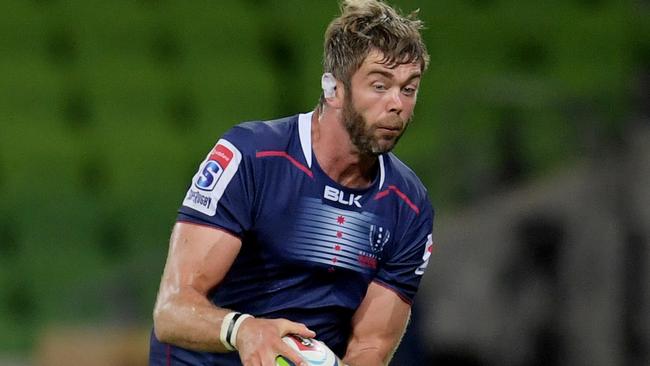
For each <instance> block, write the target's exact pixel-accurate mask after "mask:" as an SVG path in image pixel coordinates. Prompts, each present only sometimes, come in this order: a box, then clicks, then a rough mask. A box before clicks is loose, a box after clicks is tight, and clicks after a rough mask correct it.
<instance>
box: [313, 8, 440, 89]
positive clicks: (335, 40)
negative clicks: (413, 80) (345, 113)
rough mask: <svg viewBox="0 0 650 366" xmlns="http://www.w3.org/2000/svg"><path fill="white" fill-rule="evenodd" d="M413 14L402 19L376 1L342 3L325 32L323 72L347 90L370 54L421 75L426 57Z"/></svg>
mask: <svg viewBox="0 0 650 366" xmlns="http://www.w3.org/2000/svg"><path fill="white" fill-rule="evenodd" d="M417 14H418V11H417V10H416V11H414V12H412V13H411V14H410V15H408V16H403V15H401V14H400V13H399V12H398V11H397V10H395V9H393V8H392V7H390V5H388V4H386V3H384V2H383V1H380V0H343V1H342V2H341V16H339V17H338V18H335V19H334V20H332V22H331V23H330V24H329V26H328V27H327V31H326V32H325V44H324V53H323V71H324V72H330V73H332V74H333V75H334V77H335V78H336V79H337V80H340V81H341V82H343V84H344V85H345V86H346V88H349V84H350V79H351V78H352V75H353V74H354V73H355V72H356V71H357V70H358V69H359V67H361V64H362V63H363V61H364V60H365V58H366V57H367V56H368V54H369V53H370V51H372V50H377V51H379V52H381V53H382V54H383V56H384V59H383V61H382V62H383V63H385V64H387V65H389V66H397V65H400V64H407V63H414V62H416V63H419V64H420V66H421V69H422V71H424V70H425V69H426V68H427V66H428V64H429V54H428V53H427V49H426V46H425V45H424V42H423V41H422V36H421V35H420V30H421V29H422V28H423V24H422V22H421V21H420V20H418V19H417Z"/></svg>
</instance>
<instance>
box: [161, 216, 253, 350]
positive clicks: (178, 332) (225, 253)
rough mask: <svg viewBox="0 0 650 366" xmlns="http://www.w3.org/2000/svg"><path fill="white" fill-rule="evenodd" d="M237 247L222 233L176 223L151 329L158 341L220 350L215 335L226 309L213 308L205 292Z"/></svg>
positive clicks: (225, 269) (217, 280)
mask: <svg viewBox="0 0 650 366" xmlns="http://www.w3.org/2000/svg"><path fill="white" fill-rule="evenodd" d="M240 248H241V241H240V240H239V238H237V237H235V236H233V235H231V234H229V233H227V232H225V231H221V230H216V229H213V228H209V227H203V226H199V225H193V224H187V223H177V224H176V226H175V227H174V231H173V232H172V236H171V240H170V244H169V253H168V256H167V263H166V264H165V271H164V273H163V276H162V280H161V282H160V289H159V291H158V298H157V300H156V306H155V308H154V328H155V332H156V337H157V338H158V339H159V340H160V341H161V342H165V343H171V344H175V345H178V346H181V347H185V348H189V349H194V350H200V351H212V352H225V351H226V349H225V348H224V346H223V345H222V344H221V342H220V341H219V331H220V327H221V321H222V320H223V317H224V316H225V315H226V314H228V313H229V312H230V311H228V310H225V309H220V308H217V307H215V306H214V305H213V304H212V303H210V301H209V300H208V298H207V294H208V292H209V291H210V290H211V289H212V288H213V287H214V286H216V285H217V284H219V283H220V282H221V280H222V279H223V278H224V276H225V275H226V273H227V272H228V270H229V269H230V266H231V265H232V263H233V262H234V260H235V258H236V256H237V254H238V253H239V249H240Z"/></svg>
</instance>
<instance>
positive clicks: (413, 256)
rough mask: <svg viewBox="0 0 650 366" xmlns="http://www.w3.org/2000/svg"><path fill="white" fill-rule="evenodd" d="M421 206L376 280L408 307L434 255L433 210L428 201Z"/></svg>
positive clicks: (383, 264)
mask: <svg viewBox="0 0 650 366" xmlns="http://www.w3.org/2000/svg"><path fill="white" fill-rule="evenodd" d="M423 206H424V209H423V210H421V211H420V213H419V214H418V215H416V216H415V217H414V218H413V220H412V221H411V225H410V226H409V227H408V228H407V230H406V233H405V234H404V235H403V236H402V239H401V240H400V242H398V243H396V245H395V247H394V249H393V250H392V251H391V253H389V257H388V258H387V259H386V260H385V261H384V262H383V263H382V266H381V268H380V270H379V272H378V273H377V275H376V277H375V282H378V283H379V284H380V285H383V286H384V287H388V288H390V289H391V290H393V291H395V292H396V293H397V294H398V295H399V296H400V297H401V298H402V299H403V300H404V301H406V302H407V303H409V304H411V303H412V302H413V299H414V297H415V294H416V292H417V290H418V287H419V285H420V280H421V279H422V275H423V274H424V271H425V270H426V268H427V265H428V264H429V257H430V256H431V253H432V252H433V237H432V235H433V234H432V229H433V216H434V215H433V208H432V207H431V204H430V203H429V201H428V200H426V201H425V204H424V205H423Z"/></svg>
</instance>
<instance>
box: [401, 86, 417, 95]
mask: <svg viewBox="0 0 650 366" xmlns="http://www.w3.org/2000/svg"><path fill="white" fill-rule="evenodd" d="M417 91H418V90H417V88H413V87H410V86H408V87H406V88H404V89H402V92H403V93H404V94H406V95H413V94H415V92H417Z"/></svg>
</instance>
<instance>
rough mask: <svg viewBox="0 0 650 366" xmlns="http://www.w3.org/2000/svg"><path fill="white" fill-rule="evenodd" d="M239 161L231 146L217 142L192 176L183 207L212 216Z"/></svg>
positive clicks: (221, 141) (227, 142) (234, 149)
mask: <svg viewBox="0 0 650 366" xmlns="http://www.w3.org/2000/svg"><path fill="white" fill-rule="evenodd" d="M241 159H242V155H241V152H240V151H239V150H238V149H237V148H236V147H235V146H234V145H233V144H231V143H230V142H229V141H228V140H225V139H221V140H219V141H218V142H217V145H216V146H215V147H214V148H213V149H212V151H210V153H209V154H208V156H207V157H206V159H205V160H204V161H203V163H201V166H200V167H199V171H198V172H197V173H196V175H194V178H193V179H192V186H191V187H190V189H189V190H188V191H187V195H185V199H184V200H183V206H185V207H189V208H192V209H194V210H196V211H199V212H201V213H203V214H206V215H210V216H214V215H215V213H216V212H217V203H218V202H219V199H220V198H221V196H222V195H223V193H224V191H225V190H226V187H227V186H228V184H229V183H230V181H231V180H232V178H233V177H234V176H235V173H236V172H237V169H239V163H240V162H241Z"/></svg>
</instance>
